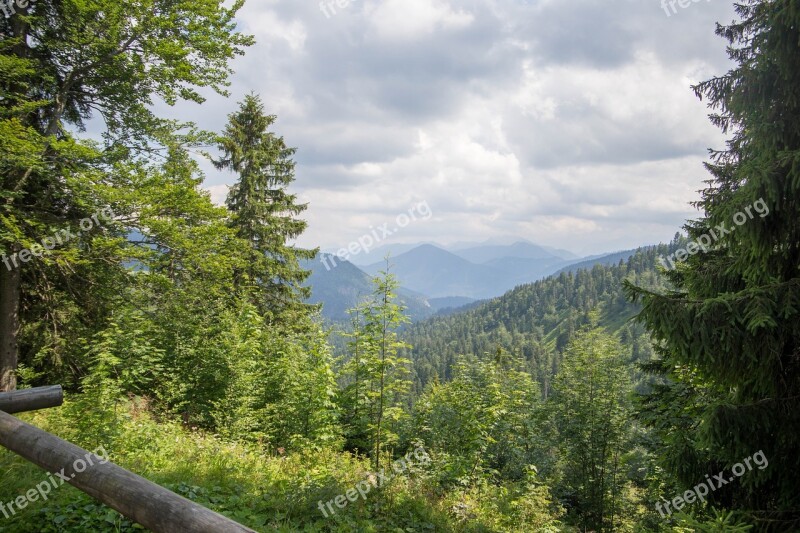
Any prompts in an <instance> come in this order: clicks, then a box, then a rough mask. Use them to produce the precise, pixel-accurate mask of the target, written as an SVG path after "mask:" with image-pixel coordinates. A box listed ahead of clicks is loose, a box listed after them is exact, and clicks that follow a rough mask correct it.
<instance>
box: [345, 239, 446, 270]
mask: <svg viewBox="0 0 800 533" xmlns="http://www.w3.org/2000/svg"><path fill="white" fill-rule="evenodd" d="M422 244H432V245H434V246H439V245H438V244H436V243H433V242H415V243H410V244H409V243H396V244H384V245H381V246H378V247H377V248H374V249H372V250H369V252H368V253H364V252H362V253H359V254H355V255H351V256H350V257H349V258H348V261H350V262H351V263H353V264H354V265H356V266H359V267H362V266H366V265H371V264H373V263H376V262H378V261H383V258H384V257H386V254H389V255H390V256H391V257H397V256H398V255H401V254H404V253H406V252H408V251H410V250H413V249H414V248H416V247H417V246H420V245H422Z"/></svg>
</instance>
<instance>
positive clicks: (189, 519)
mask: <svg viewBox="0 0 800 533" xmlns="http://www.w3.org/2000/svg"><path fill="white" fill-rule="evenodd" d="M63 401H64V395H63V391H62V390H61V387H60V386H54V387H41V388H38V389H27V390H20V391H15V392H4V393H0V446H4V447H5V448H7V449H9V450H11V451H12V452H14V453H16V454H18V455H20V456H21V457H23V458H25V459H27V460H28V461H30V462H31V463H33V464H35V465H37V466H38V467H40V468H43V469H45V470H46V471H47V472H49V473H51V474H60V476H59V477H61V479H66V480H67V482H68V483H69V484H70V485H72V486H74V487H75V488H77V489H79V490H81V491H83V492H85V493H86V494H88V495H89V496H91V497H93V498H95V499H96V500H98V501H100V502H102V503H104V504H105V505H107V506H109V507H111V508H112V509H115V510H117V511H119V512H120V513H121V514H123V515H125V516H126V517H128V518H130V519H131V520H133V521H134V522H136V523H138V524H140V525H142V526H144V527H146V528H147V529H149V530H151V531H153V532H155V533H176V532H184V531H185V532H187V533H189V532H192V533H196V532H197V533H228V532H233V533H236V532H244V531H247V532H252V533H255V532H254V531H253V530H252V529H249V528H246V527H244V526H243V525H241V524H238V523H236V522H234V521H233V520H231V519H229V518H226V517H224V516H222V515H221V514H218V513H215V512H213V511H211V510H209V509H206V508H205V507H203V506H201V505H199V504H197V503H195V502H193V501H191V500H187V499H186V498H184V497H182V496H179V495H177V494H175V493H174V492H171V491H169V490H167V489H165V488H163V487H161V486H159V485H156V484H155V483H152V482H150V481H148V480H146V479H144V478H143V477H141V476H137V475H136V474H133V473H132V472H129V471H127V470H125V469H123V468H120V467H119V466H117V465H115V464H114V463H112V462H110V461H105V459H103V460H101V458H99V457H97V460H96V461H92V463H93V464H92V465H91V466H88V467H86V468H84V467H81V468H82V469H83V471H81V472H78V471H76V470H75V465H77V464H78V463H79V462H80V464H82V465H84V466H87V465H86V463H87V460H86V458H87V457H90V456H93V454H92V453H91V452H88V451H86V450H84V449H82V448H80V447H78V446H75V445H74V444H71V443H69V442H67V441H65V440H62V439H60V438H58V437H56V436H55V435H51V434H50V433H47V432H46V431H43V430H41V429H39V428H37V427H34V426H32V425H30V424H26V423H25V422H23V421H22V420H19V419H18V418H16V417H13V416H11V415H10V414H9V413H21V412H25V411H33V410H37V409H46V408H50V407H57V406H59V405H61V404H62V403H63ZM104 461H105V462H104ZM31 488H33V487H31Z"/></svg>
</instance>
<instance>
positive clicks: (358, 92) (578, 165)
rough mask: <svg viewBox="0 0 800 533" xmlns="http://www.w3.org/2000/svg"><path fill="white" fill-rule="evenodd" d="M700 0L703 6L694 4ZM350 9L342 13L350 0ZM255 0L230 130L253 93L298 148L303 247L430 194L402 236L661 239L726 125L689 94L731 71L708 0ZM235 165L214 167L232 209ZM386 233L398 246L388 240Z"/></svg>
mask: <svg viewBox="0 0 800 533" xmlns="http://www.w3.org/2000/svg"><path fill="white" fill-rule="evenodd" d="M695 1H696V0H695ZM339 5H345V6H346V7H344V8H340V7H338V6H339ZM322 6H323V7H324V8H325V9H324V10H323V9H322V7H321V4H320V3H319V1H318V0H250V1H249V2H248V4H247V6H246V7H245V8H244V9H243V11H242V12H241V14H240V17H239V19H240V21H241V27H242V31H244V32H246V33H251V34H253V35H255V37H256V39H257V44H256V45H255V46H254V47H252V48H250V49H249V51H248V54H247V55H246V56H245V57H243V58H240V59H237V60H236V61H235V63H234V68H235V70H236V74H235V76H234V78H233V80H232V81H233V85H232V88H231V92H232V95H231V98H230V99H225V98H222V97H218V96H214V97H210V98H209V99H208V101H207V102H206V103H205V104H203V106H202V107H198V106H196V105H195V106H194V107H191V106H189V107H188V109H187V108H183V109H178V110H176V112H177V113H178V114H179V115H183V118H186V116H187V113H188V114H189V116H190V117H191V119H192V120H196V121H197V122H198V123H199V125H201V126H203V127H205V128H208V129H213V130H217V131H219V130H221V129H222V128H223V127H224V124H225V122H226V116H227V114H228V113H230V112H232V111H233V110H234V109H235V107H236V102H237V101H238V100H239V99H241V98H242V97H243V95H245V94H246V93H248V92H250V91H255V92H257V93H259V94H260V95H261V96H262V98H263V100H264V102H265V104H266V107H267V111H268V112H269V113H272V114H275V115H277V116H278V121H277V123H276V125H275V131H276V132H277V133H279V134H280V135H283V136H284V137H285V139H286V141H287V143H288V144H289V145H290V146H296V147H297V148H298V154H297V162H298V168H297V181H296V182H295V186H294V189H293V190H294V191H295V192H297V193H298V194H299V196H300V198H301V199H302V200H303V201H306V202H309V204H310V206H309V209H308V211H307V212H306V213H305V217H304V218H305V219H306V220H308V222H309V229H308V231H307V232H306V234H305V235H304V237H303V238H302V240H301V242H300V243H301V244H303V245H305V246H310V247H311V246H322V247H323V249H335V248H339V247H341V246H346V245H347V244H348V243H349V242H350V241H352V240H354V239H357V238H358V237H359V236H361V235H363V234H365V233H368V232H369V231H370V228H371V227H379V226H381V225H382V224H384V223H386V222H390V223H391V226H390V227H394V225H395V224H394V221H395V219H396V217H397V216H398V215H399V214H401V213H406V212H408V210H409V208H410V207H411V206H412V205H415V204H417V203H419V202H426V203H427V205H428V206H429V207H430V210H431V211H432V213H433V216H432V217H430V218H429V219H428V220H421V219H420V220H417V221H415V222H413V223H410V224H409V225H407V226H406V227H405V228H403V229H402V230H399V231H397V232H396V233H395V234H394V235H393V236H392V237H391V241H392V242H417V241H438V242H441V243H443V244H447V243H452V242H455V241H483V240H486V239H489V238H496V237H504V236H509V235H514V236H519V237H524V238H526V239H529V240H531V241H534V242H536V243H539V244H544V245H549V246H557V247H560V248H566V249H568V250H571V251H573V252H576V253H579V254H590V253H600V252H604V251H614V250H619V249H624V248H630V247H635V246H638V245H642V244H649V243H655V242H659V241H668V240H669V239H670V238H671V237H672V235H673V234H674V233H675V231H677V230H678V229H679V227H680V226H681V224H682V223H683V221H684V220H685V219H687V218H691V217H693V216H696V213H695V212H694V210H693V208H692V207H691V206H689V202H691V201H693V200H695V199H697V197H698V194H697V190H698V189H700V188H701V187H702V186H703V180H704V179H706V177H707V175H706V173H705V171H704V169H703V167H702V162H703V161H704V160H706V158H707V148H709V147H715V148H720V147H722V144H723V141H724V139H723V137H722V136H721V135H720V134H719V132H718V131H717V130H716V129H715V128H713V127H712V126H711V125H710V124H709V122H708V119H707V113H708V110H707V108H706V107H705V104H704V103H703V102H700V101H699V100H698V99H697V98H696V97H695V96H694V94H693V92H692V91H691V89H690V86H691V85H692V84H694V83H697V82H698V81H701V80H704V79H707V78H709V77H711V76H713V75H716V74H721V73H724V72H725V71H726V70H728V68H730V63H729V62H728V59H727V55H726V54H725V42H724V41H723V40H722V39H721V38H719V37H717V36H716V35H715V34H714V28H715V23H716V22H717V21H720V22H728V21H730V20H732V18H733V16H734V13H733V9H732V4H731V3H730V2H729V1H725V0H706V1H700V2H697V3H690V4H689V5H688V7H686V8H680V7H679V6H677V5H676V6H675V7H676V11H677V12H676V13H672V14H671V15H670V16H667V14H666V12H665V10H664V9H663V8H662V6H661V3H660V0H594V1H592V0H463V1H457V0H349V1H348V0H333V1H331V2H328V1H326V2H324V4H322ZM233 179H234V178H233V176H232V175H230V174H225V173H219V172H217V171H215V170H212V169H208V171H207V187H208V188H209V190H210V191H211V193H212V195H213V197H214V199H215V200H217V201H220V202H221V201H222V200H223V199H224V197H225V194H226V192H227V184H230V183H231V182H232V180H233ZM387 241H388V239H387Z"/></svg>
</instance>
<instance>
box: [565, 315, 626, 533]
mask: <svg viewBox="0 0 800 533" xmlns="http://www.w3.org/2000/svg"><path fill="white" fill-rule="evenodd" d="M621 354H622V347H621V346H620V344H619V341H617V340H616V339H614V338H613V337H611V336H609V335H608V334H604V333H602V332H600V331H598V330H586V331H581V332H579V333H578V335H576V337H575V338H574V339H573V340H572V341H571V342H570V344H569V345H568V346H567V350H566V353H565V358H564V365H563V367H562V369H561V372H560V373H559V374H558V376H557V377H556V382H555V384H554V394H553V397H552V415H553V420H552V424H553V426H554V427H555V428H556V431H557V433H558V441H559V442H560V444H561V447H560V455H561V461H562V466H561V469H562V471H563V474H562V475H563V480H562V482H561V485H562V487H563V488H562V492H563V493H564V494H565V496H566V498H567V500H569V501H570V502H571V505H570V507H572V510H571V511H572V512H573V513H574V514H575V515H576V518H578V520H579V522H580V524H581V527H582V528H583V529H584V530H598V531H599V530H608V531H611V530H613V529H615V528H616V527H618V521H619V520H620V515H622V514H624V513H623V509H622V506H623V496H622V492H623V490H624V485H625V477H626V476H625V474H624V473H625V468H626V466H625V462H626V454H627V453H628V452H629V451H630V449H631V444H630V427H629V425H628V424H629V420H630V414H631V409H630V405H629V401H628V398H627V395H628V394H629V393H630V390H631V383H630V377H629V375H628V371H627V369H626V368H625V364H624V361H623V359H622V357H621Z"/></svg>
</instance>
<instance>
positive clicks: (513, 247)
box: [452, 241, 575, 264]
mask: <svg viewBox="0 0 800 533" xmlns="http://www.w3.org/2000/svg"><path fill="white" fill-rule="evenodd" d="M551 250H552V249H551ZM551 250H548V249H546V248H545V247H543V246H538V245H536V244H533V243H532V242H528V241H517V242H515V243H513V244H505V245H503V244H489V245H486V244H485V245H480V246H473V247H470V248H463V249H460V250H453V251H452V252H453V253H454V254H456V255H457V256H459V257H463V258H464V259H466V260H467V261H470V262H472V263H478V264H485V263H488V262H490V261H497V260H499V259H506V258H512V259H536V260H544V259H558V260H561V261H563V260H565V259H573V258H574V257H575V256H574V255H572V254H570V253H569V252H565V253H566V254H567V255H569V256H571V257H564V256H563V255H559V254H558V253H555V252H554V251H551Z"/></svg>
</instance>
